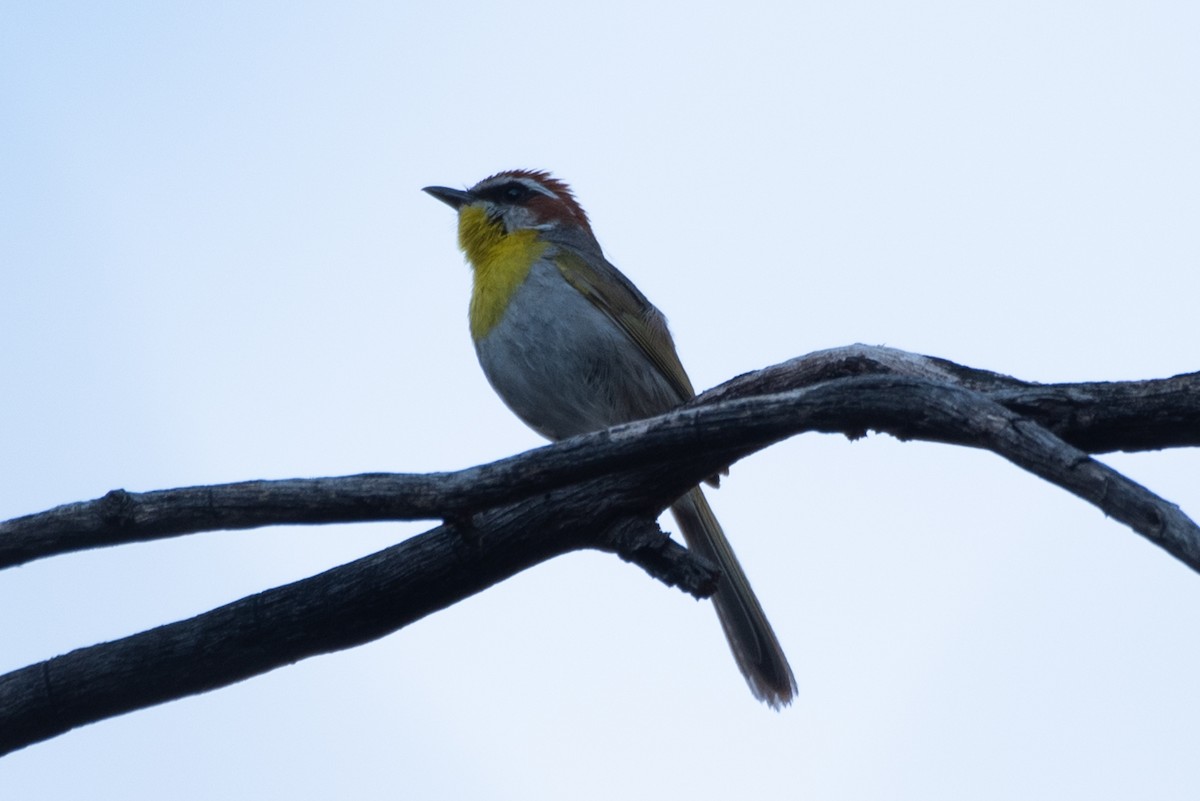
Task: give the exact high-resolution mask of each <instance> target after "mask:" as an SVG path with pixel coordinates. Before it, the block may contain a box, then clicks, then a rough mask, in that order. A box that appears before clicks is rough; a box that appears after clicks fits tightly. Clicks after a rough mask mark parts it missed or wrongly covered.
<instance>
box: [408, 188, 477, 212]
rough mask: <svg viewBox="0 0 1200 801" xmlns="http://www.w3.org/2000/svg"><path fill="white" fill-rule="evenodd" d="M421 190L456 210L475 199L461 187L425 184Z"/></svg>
mask: <svg viewBox="0 0 1200 801" xmlns="http://www.w3.org/2000/svg"><path fill="white" fill-rule="evenodd" d="M421 191H422V192H428V193H429V194H431V195H433V196H434V197H436V198H437V199H438V200H440V201H442V202H443V203H445V204H446V205H447V206H449V207H450V208H452V209H455V210H456V211H457V210H458V209H460V208H462V207H463V206H465V205H467V204H468V203H470V202H471V201H472V200H474V199H475V198H473V197H472V196H471V193H470V192H464V191H463V190H461V189H451V188H450V187H448V186H427V187H425V188H424V189H422V190H421Z"/></svg>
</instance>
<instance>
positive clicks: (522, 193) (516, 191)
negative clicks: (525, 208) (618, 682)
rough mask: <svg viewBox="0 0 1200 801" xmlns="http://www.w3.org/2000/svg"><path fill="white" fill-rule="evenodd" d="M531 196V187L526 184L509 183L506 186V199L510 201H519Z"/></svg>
mask: <svg viewBox="0 0 1200 801" xmlns="http://www.w3.org/2000/svg"><path fill="white" fill-rule="evenodd" d="M527 197H529V187H527V186H525V185H524V184H509V185H508V186H506V187H504V199H505V200H508V201H510V202H513V203H515V202H517V201H519V200H524V199H525V198H527Z"/></svg>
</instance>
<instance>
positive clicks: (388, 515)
mask: <svg viewBox="0 0 1200 801" xmlns="http://www.w3.org/2000/svg"><path fill="white" fill-rule="evenodd" d="M872 375H874V376H880V375H894V376H912V377H915V378H923V379H926V380H928V381H931V382H936V383H943V384H946V385H949V386H957V387H962V388H966V389H970V390H972V391H974V392H977V393H980V394H982V395H984V396H986V397H988V398H990V399H992V400H994V401H996V402H998V403H1000V404H1001V405H1003V406H1005V407H1006V408H1008V409H1010V410H1012V411H1014V412H1017V413H1019V414H1021V415H1023V416H1024V417H1026V418H1028V419H1029V420H1031V421H1033V422H1036V423H1039V424H1041V425H1042V426H1043V427H1045V428H1047V429H1048V430H1050V431H1052V432H1054V433H1057V434H1058V435H1059V436H1061V437H1062V438H1064V439H1066V440H1067V441H1068V442H1071V443H1072V444H1074V445H1076V446H1077V447H1080V448H1082V449H1083V450H1087V451H1090V452H1105V451H1110V450H1141V449H1145V448H1151V447H1170V446H1186V445H1200V373H1192V374H1188V375H1182V376H1176V377H1174V378H1169V379H1160V380H1155V381H1135V382H1119V383H1091V384H1046V385H1038V384H1031V383H1028V382H1023V381H1018V380H1017V379H1013V378H1009V377H1007V376H1001V375H999V374H996V373H989V372H986V371H983V370H976V369H973V368H967V367H963V366H961V365H955V364H953V363H952V362H947V361H945V360H940V359H933V358H930V357H926V356H920V355H917V354H911V353H906V352H904V351H897V350H894V349H890V348H872V347H867V346H862V345H855V346H851V347H848V348H839V349H837V350H830V351H821V352H818V353H814V354H810V355H809V356H805V357H802V358H799V359H793V360H791V361H788V362H785V363H783V364H779V365H775V366H774V367H768V368H765V369H763V370H759V371H756V372H754V373H749V374H746V375H743V376H739V377H738V378H735V379H733V380H732V381H729V382H726V383H725V384H723V385H721V386H720V387H717V388H715V389H713V390H710V391H709V392H706V393H704V395H702V396H701V397H700V398H697V399H696V401H694V402H693V404H692V406H693V407H701V406H705V405H711V404H714V403H717V402H719V401H723V400H730V399H734V398H750V397H754V396H763V395H768V394H772V393H780V392H784V391H787V390H794V389H799V388H803V387H815V386H816V385H818V384H821V383H823V382H828V381H830V380H832V379H836V378H856V377H857V378H865V377H867V376H872ZM847 391H849V392H853V390H852V389H848V390H847ZM832 411H834V412H836V409H835V410H832ZM908 411H909V412H910V413H912V414H913V415H919V413H920V409H919V408H913V409H910V410H908ZM797 423H798V424H799V425H797V426H795V427H793V428H792V429H788V430H787V431H786V433H783V434H780V435H779V436H789V435H791V434H795V433H800V432H801V431H804V430H814V429H811V428H809V429H805V428H804V427H803V421H797ZM826 426H827V427H826V428H825V429H823V430H827V431H841V432H843V433H847V434H851V435H853V434H855V433H858V432H856V431H855V430H853V428H852V426H850V425H848V424H845V423H844V422H843V423H841V424H839V422H838V421H837V420H836V419H833V420H829V421H828V422H827V423H826ZM606 438H607V432H601V433H598V434H591V435H588V436H586V437H581V438H576V439H573V440H570V441H567V442H563V443H559V444H556V445H553V446H548V447H546V448H541V449H538V450H535V451H531V452H529V453H526V454H522V455H520V456H516V457H512V458H510V459H505V460H501V461H499V462H495V463H493V464H490V465H484V466H481V467H473V468H469V469H466V470H461V471H457V472H453V473H431V474H424V475H419V474H364V475H359V476H347V477H342V478H318V479H287V480H281V481H246V482H238V483H233V484H221V485H213V486H206V487H186V488H182V489H173V490H161V491H156V492H147V493H130V492H126V491H124V490H114V491H112V492H110V493H108V495H105V496H104V497H103V498H100V499H98V500H95V501H86V502H82V503H72V504H66V505H64V506H59V507H56V508H54V509H51V510H48V511H46V512H41V513H37V514H32V515H26V516H24V517H19V518H14V519H13V520H9V521H7V522H3V523H0V568H3V567H11V566H14V565H19V564H23V563H25V562H28V561H31V560H34V559H39V558H44V557H47V556H53V555H56V554H61V553H67V552H69V551H74V550H81V549H86V548H96V547H102V546H107V545H118V544H122V543H128V542H138V541H144V540H151V539H158V538H162V537H169V536H176V535H179V534H186V533H193V532H198V531H212V530H218V529H242V528H254V527H258V526H265V525H284V524H293V525H294V524H326V523H349V522H367V521H380V520H428V519H445V518H448V517H453V516H454V515H462V514H470V513H472V512H475V511H478V510H480V509H486V508H488V507H489V506H493V505H495V504H497V503H502V502H505V501H513V500H519V499H520V498H523V497H528V496H529V495H531V494H533V493H536V492H541V491H544V490H547V489H553V488H555V487H561V486H565V485H567V484H569V483H571V482H573V481H580V480H585V479H587V478H591V477H595V476H597V475H602V474H604V473H605V472H606V471H611V470H618V469H624V468H627V467H631V466H636V465H638V464H640V463H642V462H643V461H645V460H647V459H655V458H659V457H662V456H664V455H670V449H671V448H674V447H676V446H675V445H673V444H671V443H670V442H664V443H661V444H660V443H658V442H657V441H654V440H647V441H644V442H625V443H624V444H616V443H609V444H607V445H606V444H605V443H606ZM931 438H933V439H936V436H934V437H931ZM769 441H773V440H767V442H769ZM767 442H761V443H760V444H759V446H761V445H762V444H767ZM751 444H752V443H751ZM960 444H970V443H960ZM752 450H753V449H751V450H746V449H742V450H741V451H740V452H739V455H744V454H745V453H749V452H751V451H752ZM735 452H736V451H735ZM655 454H658V456H657V457H656V455H655ZM729 461H733V458H730V459H729Z"/></svg>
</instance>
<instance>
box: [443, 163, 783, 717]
mask: <svg viewBox="0 0 1200 801" xmlns="http://www.w3.org/2000/svg"><path fill="white" fill-rule="evenodd" d="M425 191H426V192H428V193H429V194H430V195H433V196H434V197H435V198H437V199H438V200H441V201H442V202H444V203H446V204H447V205H449V206H450V207H451V208H453V209H455V210H457V211H458V243H459V246H460V247H461V248H462V250H463V251H464V253H466V257H467V261H469V262H470V264H471V267H472V268H473V271H474V287H473V290H472V293H471V306H470V325H471V337H472V339H473V340H474V342H475V350H476V353H477V354H478V355H479V363H480V364H481V365H482V366H483V372H484V373H485V374H486V375H487V378H488V381H489V382H491V385H492V387H494V388H495V390H496V392H497V393H498V394H499V395H500V397H501V398H502V399H503V400H504V402H505V403H506V404H507V405H508V407H509V408H510V409H512V410H513V412H515V413H516V415H517V416H518V417H520V418H521V420H523V421H524V422H525V423H526V424H527V425H529V426H530V427H531V428H533V429H534V430H535V431H537V432H538V433H539V434H541V435H543V436H545V437H548V438H549V439H554V440H557V439H563V438H565V437H570V436H574V435H576V434H582V433H586V432H589V431H596V430H598V429H602V428H607V427H609V426H613V425H617V424H619V423H626V422H629V421H631V420H638V419H642V418H646V417H652V416H654V415H658V414H662V413H663V412H666V411H668V410H670V409H672V408H674V407H676V406H678V405H679V404H680V403H683V402H684V401H686V400H688V399H690V398H692V397H693V396H694V395H695V392H694V390H693V389H692V383H691V381H690V380H689V379H688V376H687V373H686V372H684V369H683V365H682V364H681V363H680V361H679V356H678V355H677V354H676V352H675V343H674V342H673V341H672V339H671V334H670V332H669V331H668V330H667V323H666V319H665V318H664V317H663V315H662V313H661V312H659V310H658V309H656V308H655V307H654V306H653V305H652V304H651V303H650V301H648V300H647V299H646V297H645V296H644V295H642V293H641V292H639V291H638V289H637V287H635V286H634V285H633V283H632V282H631V281H630V280H629V279H628V278H626V277H625V276H624V275H622V274H621V273H620V272H619V271H618V270H617V268H616V267H614V266H613V265H612V264H610V263H609V262H608V260H607V259H605V258H604V254H603V252H601V250H600V244H599V243H598V242H597V241H596V237H595V235H594V234H593V233H592V228H591V225H590V223H589V222H588V218H587V215H586V214H584V211H583V209H582V208H581V207H580V206H579V204H578V203H577V202H576V200H575V197H574V195H573V194H572V193H571V190H570V189H569V188H568V187H567V185H566V184H564V183H563V182H562V181H559V180H557V179H555V178H553V177H551V176H550V175H549V174H548V173H545V172H535V171H529V170H512V171H507V172H501V173H497V174H496V175H493V176H491V177H490V178H485V179H484V180H482V181H480V182H479V183H477V184H476V185H475V186H473V187H471V188H470V189H467V190H460V189H450V188H448V187H444V186H428V187H425ZM671 512H672V513H673V514H674V516H675V520H676V521H677V523H678V524H679V527H680V529H681V530H682V532H683V537H684V540H685V542H686V543H687V545H688V547H689V548H691V549H692V550H694V551H695V552H696V553H698V554H700V555H701V556H703V557H704V558H706V559H708V560H710V561H712V562H714V563H715V564H716V565H717V566H718V567H719V568H720V570H721V578H720V580H719V582H718V585H717V591H716V593H715V594H714V595H713V603H714V605H715V606H716V609H717V616H718V617H719V618H720V620H721V625H722V627H723V628H724V629H725V636H726V637H727V638H728V640H729V645H730V647H731V648H732V649H733V654H734V656H735V657H736V659H737V663H738V667H740V668H741V671H742V673H743V675H745V677H746V681H747V682H748V683H749V685H750V689H751V690H752V691H753V692H754V695H755V696H757V697H758V698H759V699H761V700H762V701H765V702H766V703H768V704H770V705H771V706H772V707H775V708H778V707H780V706H783V705H785V704H788V703H789V702H791V700H792V697H793V696H794V695H795V692H796V682H795V679H794V678H793V677H792V670H791V668H790V667H789V666H788V662H787V658H786V657H785V656H784V654H783V649H782V648H780V646H779V641H778V640H777V639H776V637H775V633H774V632H773V631H772V630H771V625H770V623H768V622H767V618H766V615H765V614H763V610H762V607H761V606H760V605H759V603H758V599H757V598H756V597H755V595H754V591H753V590H752V589H751V588H750V582H749V581H748V580H747V578H746V574H745V573H744V572H743V571H742V568H741V565H739V564H738V560H737V557H735V556H734V553H733V549H732V548H731V547H730V545H729V541H728V540H727V539H726V538H725V532H724V531H722V529H721V525H720V523H718V522H717V518H716V517H715V516H714V515H713V512H712V509H711V508H710V507H709V505H708V501H707V500H706V499H705V497H704V493H703V492H702V491H701V490H700V488H699V487H695V488H693V489H691V490H689V491H688V492H687V494H685V495H684V496H683V497H681V498H680V499H679V500H678V501H676V502H675V504H674V505H673V506H672V507H671Z"/></svg>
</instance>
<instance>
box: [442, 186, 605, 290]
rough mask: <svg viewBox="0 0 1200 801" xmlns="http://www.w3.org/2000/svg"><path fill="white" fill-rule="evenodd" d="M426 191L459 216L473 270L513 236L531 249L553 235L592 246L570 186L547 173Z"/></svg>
mask: <svg viewBox="0 0 1200 801" xmlns="http://www.w3.org/2000/svg"><path fill="white" fill-rule="evenodd" d="M425 192H428V193H430V194H432V195H433V197H434V198H437V199H438V200H440V201H442V203H444V204H446V205H448V206H450V207H451V209H455V210H456V211H457V212H458V242H460V245H461V246H462V249H463V251H464V252H466V253H467V257H468V258H469V259H470V261H472V263H473V264H475V265H476V266H478V265H479V264H480V263H481V261H486V260H487V259H488V255H490V253H491V252H492V251H493V249H494V248H496V247H497V246H499V245H502V243H505V242H506V241H508V240H509V237H510V236H512V235H516V237H517V239H518V240H522V241H527V243H528V245H530V246H532V245H533V243H535V242H538V241H540V240H541V239H542V237H544V236H547V235H551V236H552V235H554V234H559V235H562V234H568V235H571V234H576V235H578V234H582V237H583V239H584V240H590V241H595V240H594V236H593V234H592V225H590V224H589V223H588V216H587V215H586V213H584V212H583V209H582V207H581V206H580V204H578V203H577V201H576V200H575V195H574V194H572V193H571V189H570V187H568V186H566V185H565V183H563V182H562V181H559V180H558V179H556V177H553V176H551V174H550V173H545V171H539V170H506V171H504V173H497V174H496V175H492V176H490V177H485V179H484V180H482V181H480V182H479V183H476V185H475V186H473V187H470V188H469V189H452V188H450V187H446V186H427V187H425ZM572 239H575V237H574V236H572ZM508 243H509V245H510V246H511V245H515V242H508Z"/></svg>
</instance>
